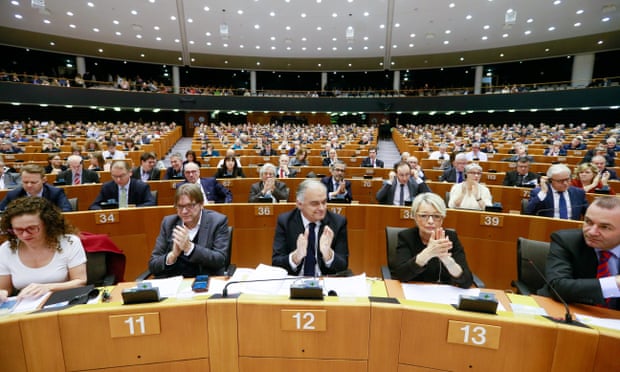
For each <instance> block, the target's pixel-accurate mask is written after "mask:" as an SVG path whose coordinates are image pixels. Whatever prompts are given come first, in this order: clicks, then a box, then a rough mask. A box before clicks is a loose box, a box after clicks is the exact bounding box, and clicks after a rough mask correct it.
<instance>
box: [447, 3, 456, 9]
mask: <svg viewBox="0 0 620 372" xmlns="http://www.w3.org/2000/svg"><path fill="white" fill-rule="evenodd" d="M455 6H456V5H455V4H454V3H450V4H449V5H448V7H450V8H454V7H455Z"/></svg>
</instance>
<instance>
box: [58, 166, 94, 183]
mask: <svg viewBox="0 0 620 372" xmlns="http://www.w3.org/2000/svg"><path fill="white" fill-rule="evenodd" d="M60 180H64V182H65V185H72V184H73V172H71V169H67V170H66V171H64V172H60V173H58V175H57V176H56V182H60ZM80 182H81V183H82V184H85V183H99V174H98V173H97V172H93V171H91V170H88V169H82V179H81V180H80Z"/></svg>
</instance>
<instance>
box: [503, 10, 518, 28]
mask: <svg viewBox="0 0 620 372" xmlns="http://www.w3.org/2000/svg"><path fill="white" fill-rule="evenodd" d="M516 21H517V12H516V11H515V10H514V9H508V10H507V11H506V14H505V15H504V24H507V25H514V24H515V23H516Z"/></svg>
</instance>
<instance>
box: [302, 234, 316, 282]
mask: <svg viewBox="0 0 620 372" xmlns="http://www.w3.org/2000/svg"><path fill="white" fill-rule="evenodd" d="M315 227H316V224H315V223H314V222H312V223H310V224H308V249H307V250H306V260H305V261H304V276H315V271H314V270H315V266H316V257H315V256H316V254H315V251H316V248H315V247H316V243H315V242H316V237H315V235H314V228H315Z"/></svg>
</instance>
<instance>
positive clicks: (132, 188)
mask: <svg viewBox="0 0 620 372" xmlns="http://www.w3.org/2000/svg"><path fill="white" fill-rule="evenodd" d="M110 176H112V181H108V182H105V183H104V184H103V185H101V191H99V195H97V197H96V198H95V200H94V201H93V203H92V204H91V205H90V207H89V208H88V209H103V208H104V207H105V208H108V207H117V208H127V207H129V206H130V205H133V206H136V207H149V206H153V205H157V203H156V202H155V197H153V194H151V187H150V186H149V184H148V183H145V182H142V181H141V180H138V179H132V178H131V169H130V168H129V163H128V162H127V161H125V160H117V161H115V162H114V163H112V165H111V166H110ZM102 203H103V204H102Z"/></svg>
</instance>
